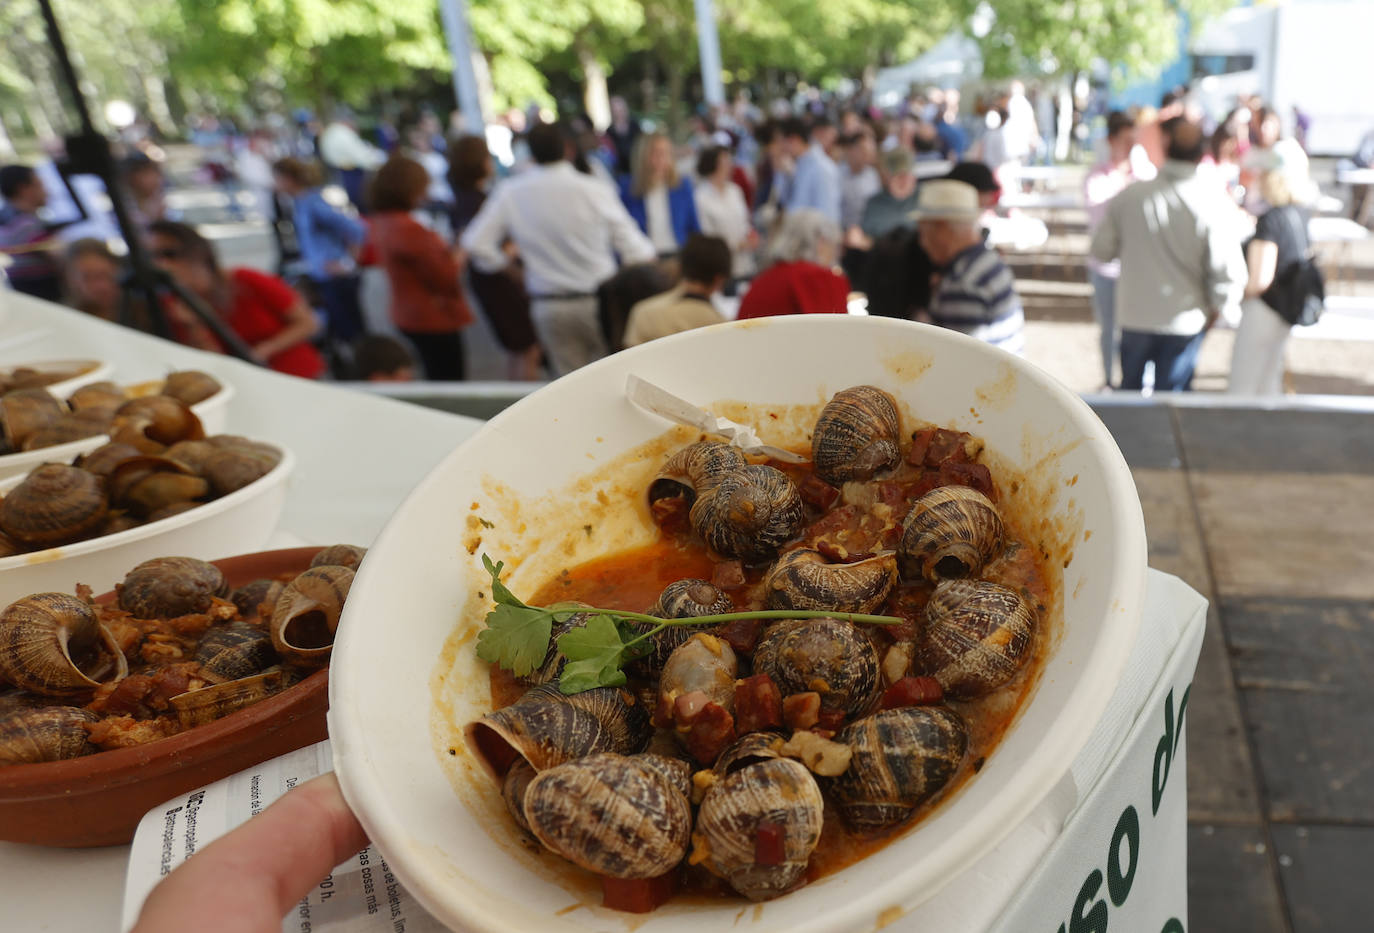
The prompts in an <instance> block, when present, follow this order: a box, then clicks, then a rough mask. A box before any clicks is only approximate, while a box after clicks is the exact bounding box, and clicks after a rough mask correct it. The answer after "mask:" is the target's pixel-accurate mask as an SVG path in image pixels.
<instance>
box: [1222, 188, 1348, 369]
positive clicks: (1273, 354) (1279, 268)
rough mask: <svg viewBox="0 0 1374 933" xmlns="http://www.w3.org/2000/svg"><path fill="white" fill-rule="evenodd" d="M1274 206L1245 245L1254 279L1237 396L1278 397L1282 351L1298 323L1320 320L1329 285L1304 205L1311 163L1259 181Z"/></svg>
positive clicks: (1240, 342)
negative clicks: (1316, 256)
mask: <svg viewBox="0 0 1374 933" xmlns="http://www.w3.org/2000/svg"><path fill="white" fill-rule="evenodd" d="M1260 189H1261V193H1262V194H1263V196H1264V200H1265V201H1266V202H1268V204H1269V205H1270V208H1269V210H1267V211H1265V212H1264V214H1262V215H1261V216H1260V218H1259V221H1258V222H1257V223H1256V224H1255V236H1254V239H1252V240H1251V241H1250V242H1249V243H1248V244H1246V248H1245V256H1246V266H1247V268H1248V270H1249V278H1248V280H1247V282H1246V285H1245V299H1244V301H1243V302H1242V303H1241V311H1242V316H1241V321H1240V327H1239V329H1238V330H1237V332H1236V344H1235V348H1234V349H1233V350H1232V351H1231V378H1230V381H1229V383H1228V385H1227V392H1229V393H1230V394H1232V395H1248V396H1265V395H1279V394H1281V393H1282V391H1283V368H1284V367H1283V354H1284V348H1285V347H1286V346H1287V345H1288V337H1289V335H1290V333H1291V332H1292V329H1293V326H1294V325H1304V326H1305V325H1309V324H1315V323H1316V320H1317V317H1318V316H1320V314H1321V307H1322V300H1323V298H1324V290H1325V289H1324V286H1323V283H1322V278H1321V272H1320V270H1319V269H1318V268H1317V265H1316V263H1315V262H1314V261H1313V259H1312V257H1311V243H1310V242H1309V241H1308V237H1307V219H1308V215H1307V212H1306V211H1305V210H1303V209H1302V208H1301V207H1300V206H1299V204H1300V202H1303V201H1305V200H1307V195H1308V194H1309V193H1310V191H1311V189H1312V185H1311V182H1310V180H1309V178H1308V175H1307V166H1306V165H1305V164H1304V165H1281V166H1279V167H1277V168H1274V169H1271V170H1270V171H1268V172H1265V174H1264V175H1263V176H1262V177H1261V179H1260Z"/></svg>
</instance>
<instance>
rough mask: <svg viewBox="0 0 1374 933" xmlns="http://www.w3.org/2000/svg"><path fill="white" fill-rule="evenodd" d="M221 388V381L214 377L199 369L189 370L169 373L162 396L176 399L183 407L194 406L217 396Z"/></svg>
mask: <svg viewBox="0 0 1374 933" xmlns="http://www.w3.org/2000/svg"><path fill="white" fill-rule="evenodd" d="M220 388H221V386H220V384H219V381H218V380H217V379H215V377H214V376H211V375H210V374H208V373H203V372H201V371H200V370H198V369H187V370H183V371H181V372H175V373H168V374H167V379H166V381H165V382H163V383H162V394H163V395H165V396H167V397H169V398H174V399H176V400H177V401H178V402H181V403H182V404H183V405H194V404H196V402H203V401H205V400H206V399H207V398H209V397H210V396H212V395H215V394H216V393H218V392H219V390H220Z"/></svg>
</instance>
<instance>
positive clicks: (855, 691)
mask: <svg viewBox="0 0 1374 933" xmlns="http://www.w3.org/2000/svg"><path fill="white" fill-rule="evenodd" d="M754 672H755V673H757V674H767V675H768V676H769V677H771V678H772V679H773V682H774V683H775V684H777V685H778V690H780V691H781V692H782V695H783V696H791V695H792V694H795V693H807V692H811V691H815V692H816V693H819V694H820V696H821V708H822V709H827V710H841V711H843V712H844V713H846V714H848V715H851V716H852V715H855V714H857V713H861V712H863V711H864V710H866V709H867V708H868V707H869V706H871V705H872V704H873V701H874V700H876V699H877V697H878V691H879V690H880V689H881V686H882V682H881V679H880V678H879V676H878V651H877V649H876V648H874V647H873V642H872V641H871V640H870V639H869V637H868V635H867V634H866V633H865V632H863V631H862V630H861V629H859V627H858V626H856V625H854V624H853V623H852V622H846V621H844V620H841V619H787V620H784V621H782V622H779V623H777V624H776V625H774V626H771V627H770V628H769V629H768V630H767V631H766V632H764V634H763V637H762V638H761V639H759V643H758V645H757V646H756V647H755V648H754Z"/></svg>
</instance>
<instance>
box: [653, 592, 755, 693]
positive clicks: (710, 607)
mask: <svg viewBox="0 0 1374 933" xmlns="http://www.w3.org/2000/svg"><path fill="white" fill-rule="evenodd" d="M734 608H735V604H734V602H732V601H731V599H730V595H729V594H728V593H726V592H725V591H724V590H722V589H720V588H719V587H717V586H715V585H714V584H712V583H709V582H707V581H706V580H695V579H690V580H678V581H677V582H675V583H669V584H668V585H667V586H666V587H664V588H663V592H662V593H660V594H659V596H658V602H656V603H654V604H653V606H652V607H651V608H649V609H646V610H645V614H646V615H651V616H658V617H659V618H660V619H695V618H697V617H699V616H709V615H716V614H718V613H722V612H730V611H732V610H733V609H734ZM634 628H635V630H636V631H639V632H641V633H643V632H648V631H650V630H651V629H652V628H653V625H652V624H650V623H648V622H636V623H635V625H634ZM697 631H700V629H695V628H693V627H692V626H690V625H674V626H669V627H668V628H665V629H664V630H663V631H661V632H659V633H658V634H657V635H654V636H653V637H652V638H651V639H650V642H651V643H652V650H651V651H650V652H649V653H648V654H647V655H645V656H644V657H642V658H639V659H638V660H637V661H636V662H635V669H636V670H638V671H640V672H642V673H644V674H649V675H651V674H656V673H658V672H659V671H661V670H663V665H664V664H666V663H667V662H668V657H669V656H670V655H671V654H672V653H673V651H674V649H676V648H677V647H678V646H680V645H682V644H684V643H685V642H686V641H687V639H689V638H691V637H692V635H693V634H695V633H696V632H697Z"/></svg>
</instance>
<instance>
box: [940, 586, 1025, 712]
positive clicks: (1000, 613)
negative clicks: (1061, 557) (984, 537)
mask: <svg viewBox="0 0 1374 933" xmlns="http://www.w3.org/2000/svg"><path fill="white" fill-rule="evenodd" d="M1034 634H1035V610H1034V609H1033V608H1032V607H1031V604H1030V602H1029V601H1028V600H1026V599H1025V598H1023V597H1022V596H1021V594H1020V593H1018V592H1017V591H1016V590H1014V589H1012V588H1010V587H1007V586H1002V585H1001V584H998V583H988V582H986V581H983V580H946V581H945V582H943V583H941V584H940V585H939V586H937V587H936V588H935V592H934V593H933V594H932V595H931V597H930V601H929V602H928V603H926V624H925V629H924V632H923V634H922V637H921V643H920V646H919V650H918V652H917V657H918V659H919V661H918V663H919V664H920V666H921V669H922V670H924V671H926V672H927V673H928V674H929V675H930V676H931V677H934V678H935V679H936V680H938V681H939V682H940V686H941V687H943V688H944V691H945V693H946V694H948V695H949V696H953V697H959V698H961V699H966V698H970V697H979V696H983V695H984V694H986V693H991V692H992V691H993V690H996V689H997V688H998V687H1000V686H1002V684H1004V683H1006V682H1007V681H1008V680H1011V678H1012V676H1013V675H1015V674H1016V672H1017V671H1018V670H1019V669H1020V668H1021V665H1023V664H1024V663H1025V662H1026V658H1027V657H1029V656H1030V646H1031V641H1032V640H1033V636H1034Z"/></svg>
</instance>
